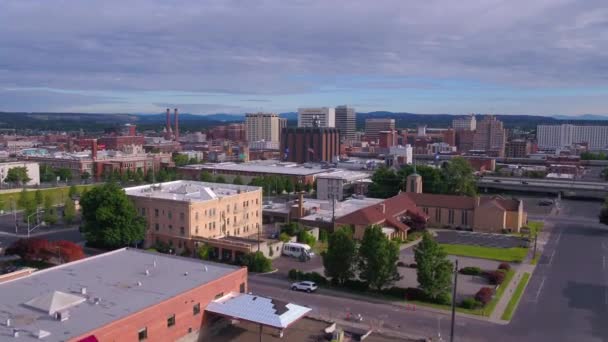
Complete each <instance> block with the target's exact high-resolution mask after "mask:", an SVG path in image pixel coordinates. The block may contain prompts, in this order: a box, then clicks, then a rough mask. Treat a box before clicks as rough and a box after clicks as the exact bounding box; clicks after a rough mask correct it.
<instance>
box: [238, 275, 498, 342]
mask: <svg viewBox="0 0 608 342" xmlns="http://www.w3.org/2000/svg"><path fill="white" fill-rule="evenodd" d="M289 285H290V283H289V282H287V281H283V280H278V279H275V278H266V277H264V276H250V277H249V290H250V291H251V292H252V293H254V294H259V295H262V296H267V297H272V298H277V299H280V300H285V301H291V302H294V303H297V304H300V305H306V306H308V307H310V308H311V309H312V312H313V314H318V315H322V316H323V317H327V318H330V319H332V318H333V319H342V320H343V319H345V317H346V316H347V314H348V313H352V314H355V315H356V314H361V315H362V316H363V320H364V322H365V323H368V324H370V327H372V328H374V329H376V330H377V329H378V327H380V330H381V329H382V328H384V329H390V330H396V331H400V332H403V333H407V334H413V335H419V336H425V337H436V336H437V333H438V332H439V330H440V331H441V336H443V337H446V336H448V334H449V325H450V315H449V313H447V312H446V313H435V312H430V311H424V310H420V309H415V308H414V307H413V306H411V307H402V306H397V305H391V304H387V303H385V302H383V301H380V300H375V299H373V298H369V299H367V298H365V299H362V298H361V297H359V296H357V298H348V297H342V296H336V295H335V294H334V293H332V292H333V291H331V290H326V289H319V290H318V291H317V292H316V293H306V292H297V291H292V290H290V288H289ZM344 295H346V296H348V295H349V294H348V293H345V294H344ZM492 327H499V328H500V327H501V326H498V325H495V324H493V323H488V322H483V321H480V320H475V319H469V318H465V317H460V316H457V318H456V331H457V336H458V339H457V340H462V341H465V340H466V341H486V339H485V338H484V337H483V335H482V334H479V333H478V331H479V330H480V329H491V328H492Z"/></svg>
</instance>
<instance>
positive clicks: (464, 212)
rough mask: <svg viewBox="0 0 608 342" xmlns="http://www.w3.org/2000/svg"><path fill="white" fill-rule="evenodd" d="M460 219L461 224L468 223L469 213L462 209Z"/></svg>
mask: <svg viewBox="0 0 608 342" xmlns="http://www.w3.org/2000/svg"><path fill="white" fill-rule="evenodd" d="M460 221H461V222H462V225H463V226H468V225H469V215H467V211H466V210H463V211H462V217H461V220H460Z"/></svg>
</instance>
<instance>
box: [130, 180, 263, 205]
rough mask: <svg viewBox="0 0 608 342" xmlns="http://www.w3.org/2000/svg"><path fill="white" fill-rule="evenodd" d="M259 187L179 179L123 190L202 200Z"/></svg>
mask: <svg viewBox="0 0 608 342" xmlns="http://www.w3.org/2000/svg"><path fill="white" fill-rule="evenodd" d="M260 189H261V188H260V187H257V186H249V185H234V184H225V183H209V182H197V181H185V180H179V181H173V182H165V183H157V184H147V185H140V186H134V187H131V188H125V192H126V194H127V195H129V196H137V197H148V198H158V199H168V200H174V201H187V202H204V201H209V200H212V199H216V198H222V197H227V196H234V195H237V194H240V193H243V192H250V191H256V190H260Z"/></svg>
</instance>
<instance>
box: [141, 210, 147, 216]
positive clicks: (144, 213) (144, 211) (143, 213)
mask: <svg viewBox="0 0 608 342" xmlns="http://www.w3.org/2000/svg"><path fill="white" fill-rule="evenodd" d="M141 216H146V208H141Z"/></svg>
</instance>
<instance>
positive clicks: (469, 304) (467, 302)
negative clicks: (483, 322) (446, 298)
mask: <svg viewBox="0 0 608 342" xmlns="http://www.w3.org/2000/svg"><path fill="white" fill-rule="evenodd" d="M481 305H482V304H481V302H479V301H477V300H476V299H475V298H472V297H467V298H465V299H463V300H462V302H460V307H462V308H464V309H469V310H473V309H477V308H478V307H480V306H481Z"/></svg>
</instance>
